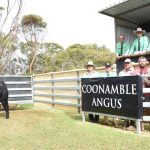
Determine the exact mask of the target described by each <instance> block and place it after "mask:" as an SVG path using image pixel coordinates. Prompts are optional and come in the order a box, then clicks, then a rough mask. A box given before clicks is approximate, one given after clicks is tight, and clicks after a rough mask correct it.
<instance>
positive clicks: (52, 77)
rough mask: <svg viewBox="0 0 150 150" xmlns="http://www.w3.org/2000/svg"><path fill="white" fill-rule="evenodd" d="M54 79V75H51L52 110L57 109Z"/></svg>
mask: <svg viewBox="0 0 150 150" xmlns="http://www.w3.org/2000/svg"><path fill="white" fill-rule="evenodd" d="M53 79H54V74H51V87H52V108H54V107H55V104H54V103H55V98H54V93H55V92H54V81H53Z"/></svg>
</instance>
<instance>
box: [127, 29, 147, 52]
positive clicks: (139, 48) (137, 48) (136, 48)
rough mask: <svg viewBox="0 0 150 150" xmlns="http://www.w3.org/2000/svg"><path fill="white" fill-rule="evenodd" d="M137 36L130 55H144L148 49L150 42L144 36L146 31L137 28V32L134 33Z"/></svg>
mask: <svg viewBox="0 0 150 150" xmlns="http://www.w3.org/2000/svg"><path fill="white" fill-rule="evenodd" d="M133 32H134V34H136V35H137V38H136V39H135V40H134V42H133V45H132V47H131V50H130V54H134V53H139V54H140V53H142V52H144V51H146V50H147V49H148V46H149V41H148V37H147V36H145V35H144V33H145V30H142V28H137V30H136V31H133Z"/></svg>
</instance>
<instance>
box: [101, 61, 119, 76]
mask: <svg viewBox="0 0 150 150" xmlns="http://www.w3.org/2000/svg"><path fill="white" fill-rule="evenodd" d="M113 76H117V75H116V73H115V72H113V71H112V66H111V64H110V63H109V62H108V63H106V64H105V72H104V73H102V74H101V77H113Z"/></svg>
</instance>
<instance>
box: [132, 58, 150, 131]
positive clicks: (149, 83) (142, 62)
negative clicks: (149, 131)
mask: <svg viewBox="0 0 150 150" xmlns="http://www.w3.org/2000/svg"><path fill="white" fill-rule="evenodd" d="M138 63H139V67H138V68H137V69H136V70H135V72H134V74H135V75H140V76H143V75H150V74H149V69H148V68H147V67H146V65H147V59H146V58H145V57H143V56H141V57H139V59H138ZM144 87H150V80H149V78H147V77H143V88H144ZM144 101H150V95H149V93H148V94H144ZM144 115H150V109H149V108H145V109H144ZM141 130H144V124H143V122H141Z"/></svg>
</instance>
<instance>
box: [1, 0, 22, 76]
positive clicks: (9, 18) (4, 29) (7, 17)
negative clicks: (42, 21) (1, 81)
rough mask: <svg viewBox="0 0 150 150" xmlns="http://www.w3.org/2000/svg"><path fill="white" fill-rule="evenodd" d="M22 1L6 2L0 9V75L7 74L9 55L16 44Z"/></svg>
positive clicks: (7, 0) (12, 0)
mask: <svg viewBox="0 0 150 150" xmlns="http://www.w3.org/2000/svg"><path fill="white" fill-rule="evenodd" d="M21 9H22V0H11V1H10V0H6V1H5V3H4V6H1V7H0V73H1V74H4V73H8V72H9V70H8V66H9V63H10V60H11V55H12V53H13V51H14V50H15V46H16V43H17V33H18V30H17V29H18V21H19V17H20V13H21Z"/></svg>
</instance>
